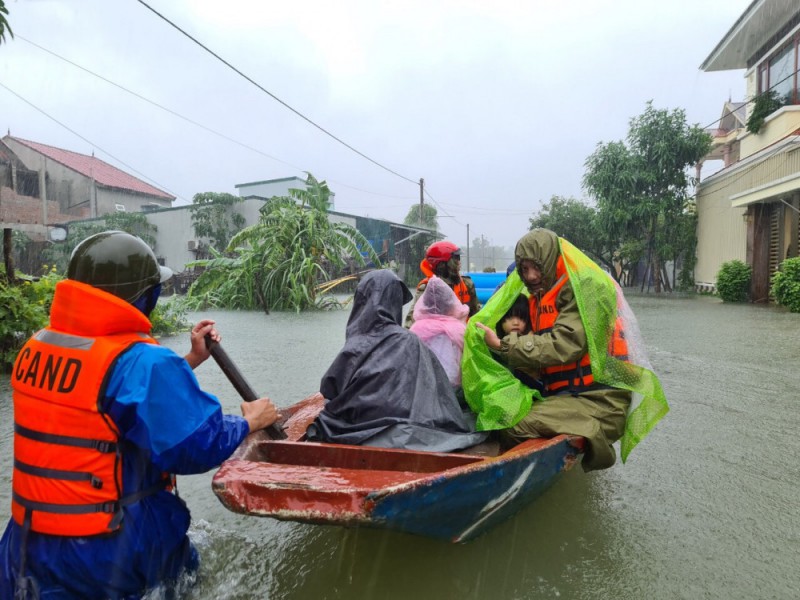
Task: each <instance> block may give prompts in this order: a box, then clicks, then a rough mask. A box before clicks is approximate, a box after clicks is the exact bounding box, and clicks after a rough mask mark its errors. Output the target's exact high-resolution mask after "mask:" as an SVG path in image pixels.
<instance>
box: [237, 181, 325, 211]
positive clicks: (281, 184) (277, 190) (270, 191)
mask: <svg viewBox="0 0 800 600" xmlns="http://www.w3.org/2000/svg"><path fill="white" fill-rule="evenodd" d="M235 187H236V189H237V190H238V191H239V195H240V196H242V197H247V196H259V197H260V198H272V197H273V196H288V195H289V190H290V189H301V190H303V189H305V188H306V182H305V179H300V178H299V177H284V178H282V179H268V180H266V181H254V182H252V183H237V184H236V186H235ZM335 200H336V194H335V193H334V192H331V196H330V204H331V206H330V208H331V210H334V208H335V206H336V203H335Z"/></svg>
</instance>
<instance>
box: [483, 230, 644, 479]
mask: <svg viewBox="0 0 800 600" xmlns="http://www.w3.org/2000/svg"><path fill="white" fill-rule="evenodd" d="M514 257H515V262H516V265H517V270H518V272H519V274H520V277H521V278H522V281H523V282H524V284H525V286H526V288H527V289H528V292H530V298H529V306H530V316H531V325H532V332H531V333H529V334H527V335H515V334H512V335H509V336H506V337H503V338H501V337H500V336H498V335H497V332H495V331H494V330H492V329H490V328H488V327H486V326H485V325H483V324H481V323H478V327H480V328H481V329H483V330H484V332H485V337H484V341H485V342H486V344H487V345H488V347H489V348H490V349H491V350H492V352H493V353H494V354H495V356H497V357H498V358H499V360H500V361H501V362H504V363H505V364H507V365H508V366H509V368H511V369H514V368H518V367H522V368H528V369H538V370H539V371H541V374H542V379H543V382H544V392H543V394H542V395H543V396H544V401H535V402H534V403H533V405H532V407H531V410H530V412H529V413H528V414H527V415H526V416H525V417H523V418H522V420H521V421H519V422H518V423H517V424H516V425H514V426H513V427H510V428H509V429H505V430H503V432H502V435H503V438H504V440H505V441H506V442H507V443H509V444H515V443H519V442H521V441H523V440H525V439H528V438H534V437H549V436H553V435H557V434H560V433H569V434H574V435H581V436H583V437H585V438H586V440H587V450H586V452H585V454H584V458H583V462H582V466H583V468H584V470H586V471H590V470H593V469H605V468H608V467H611V466H612V465H613V464H614V462H615V461H616V453H615V451H614V447H613V446H612V444H613V443H614V442H615V441H617V440H618V439H619V438H620V437H622V434H623V433H624V428H625V419H626V414H627V409H628V407H629V406H630V403H631V392H630V391H628V390H622V389H617V388H612V387H609V386H606V385H601V384H599V383H596V382H594V380H593V378H592V374H591V367H590V364H589V363H590V361H589V354H588V345H587V338H586V330H585V329H584V326H583V322H582V320H581V314H580V311H579V308H578V304H577V301H576V299H575V294H574V292H573V290H572V286H571V284H570V281H569V275H568V274H567V272H566V269H565V267H564V261H563V258H562V256H561V250H560V247H559V243H558V236H556V234H555V233H553V232H552V231H550V230H548V229H534V230H532V231H530V232H529V233H527V234H526V235H524V236H523V237H522V238H521V239H520V240H519V242H517V246H516V249H515V251H514Z"/></svg>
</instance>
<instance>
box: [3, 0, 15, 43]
mask: <svg viewBox="0 0 800 600" xmlns="http://www.w3.org/2000/svg"><path fill="white" fill-rule="evenodd" d="M6 31H8V35H10V36H11V37H12V38H13V37H14V32H13V31H11V25H9V24H8V9H7V8H6V3H5V1H4V0H0V42H5V41H6Z"/></svg>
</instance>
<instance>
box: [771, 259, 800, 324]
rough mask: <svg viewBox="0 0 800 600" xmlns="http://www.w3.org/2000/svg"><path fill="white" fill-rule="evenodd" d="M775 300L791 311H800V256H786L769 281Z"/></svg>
mask: <svg viewBox="0 0 800 600" xmlns="http://www.w3.org/2000/svg"><path fill="white" fill-rule="evenodd" d="M770 283H771V287H770V293H771V294H772V297H773V298H775V302H777V303H778V304H780V305H781V306H785V307H786V308H788V309H789V310H790V311H791V312H800V258H787V259H786V260H785V261H783V262H782V263H781V266H780V268H779V269H778V270H777V271H776V272H775V274H774V275H773V276H772V280H771V281H770Z"/></svg>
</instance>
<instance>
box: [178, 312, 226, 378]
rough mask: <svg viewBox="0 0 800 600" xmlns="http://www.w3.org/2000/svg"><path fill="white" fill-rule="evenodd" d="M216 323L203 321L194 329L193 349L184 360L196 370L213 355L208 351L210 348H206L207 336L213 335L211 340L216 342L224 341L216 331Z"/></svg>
mask: <svg viewBox="0 0 800 600" xmlns="http://www.w3.org/2000/svg"><path fill="white" fill-rule="evenodd" d="M214 323H215V321H212V320H211V319H203V320H201V321H200V322H199V323H197V324H196V325H195V326H194V327H192V333H191V337H190V339H191V342H192V349H191V350H190V351H189V354H187V355H186V356H184V357H183V358H184V359H185V360H186V362H187V363H189V366H190V367H191V368H192V369H194V368H196V367H198V366H199V365H201V364H202V363H203V362H204V361H205V360H206V359H207V358H208V357H209V356H211V353H210V352H209V351H208V347H207V346H206V339H205V337H206V334H210V335H211V339H212V340H214V341H215V342H219V341H220V340H221V339H222V336H221V335H220V334H219V332H218V331H217V330H216V329H214Z"/></svg>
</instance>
